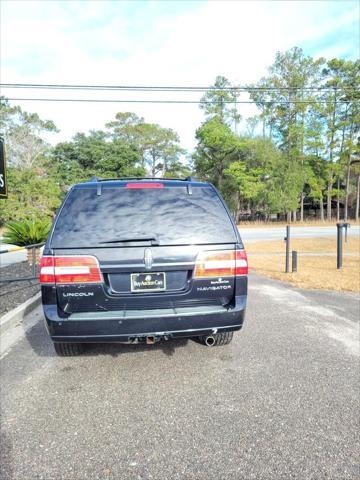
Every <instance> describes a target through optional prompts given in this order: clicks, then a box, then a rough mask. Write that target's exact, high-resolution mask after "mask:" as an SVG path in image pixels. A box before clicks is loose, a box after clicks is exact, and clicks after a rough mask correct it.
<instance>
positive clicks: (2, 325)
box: [0, 292, 41, 335]
mask: <svg viewBox="0 0 360 480" xmlns="http://www.w3.org/2000/svg"><path fill="white" fill-rule="evenodd" d="M40 302H41V292H39V293H37V294H36V295H34V296H33V297H32V298H29V300H26V302H24V303H22V304H21V305H19V306H18V307H16V308H14V309H13V310H10V312H7V313H5V315H3V316H2V317H0V335H2V334H3V333H5V332H6V331H7V330H9V329H10V328H12V327H14V326H16V325H17V324H18V323H20V322H22V320H23V319H24V317H25V315H27V314H28V313H30V312H31V311H32V310H34V309H35V308H36V307H37V306H38V305H39V304H40Z"/></svg>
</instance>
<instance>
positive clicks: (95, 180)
mask: <svg viewBox="0 0 360 480" xmlns="http://www.w3.org/2000/svg"><path fill="white" fill-rule="evenodd" d="M119 180H120V181H121V180H155V181H157V182H159V181H163V180H177V181H180V182H195V181H197V179H196V178H195V177H186V178H175V177H174V178H173V177H171V178H159V177H119V178H98V177H97V176H96V175H93V176H92V177H91V178H90V180H89V181H90V182H116V181H119Z"/></svg>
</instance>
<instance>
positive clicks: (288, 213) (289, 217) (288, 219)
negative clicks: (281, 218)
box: [286, 212, 291, 223]
mask: <svg viewBox="0 0 360 480" xmlns="http://www.w3.org/2000/svg"><path fill="white" fill-rule="evenodd" d="M286 216H287V223H291V212H287V214H286Z"/></svg>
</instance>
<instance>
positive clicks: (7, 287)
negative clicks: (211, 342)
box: [0, 262, 40, 315]
mask: <svg viewBox="0 0 360 480" xmlns="http://www.w3.org/2000/svg"><path fill="white" fill-rule="evenodd" d="M26 277H32V267H30V265H29V264H28V262H20V263H13V264H12V265H8V266H7V267H2V268H0V280H6V279H9V278H26ZM39 291H40V284H39V280H26V281H23V282H20V281H19V282H11V283H0V315H4V313H6V312H9V311H10V310H12V309H13V308H16V307H18V306H19V305H21V304H22V303H23V302H25V301H26V300H28V299H29V298H31V297H33V296H34V295H36V294H37V293H38V292H39Z"/></svg>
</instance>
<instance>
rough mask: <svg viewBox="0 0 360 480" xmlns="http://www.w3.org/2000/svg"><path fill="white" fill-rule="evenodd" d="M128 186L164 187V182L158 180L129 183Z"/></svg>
mask: <svg viewBox="0 0 360 480" xmlns="http://www.w3.org/2000/svg"><path fill="white" fill-rule="evenodd" d="M126 188H164V184H163V183H156V182H148V183H146V182H140V183H127V184H126Z"/></svg>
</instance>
